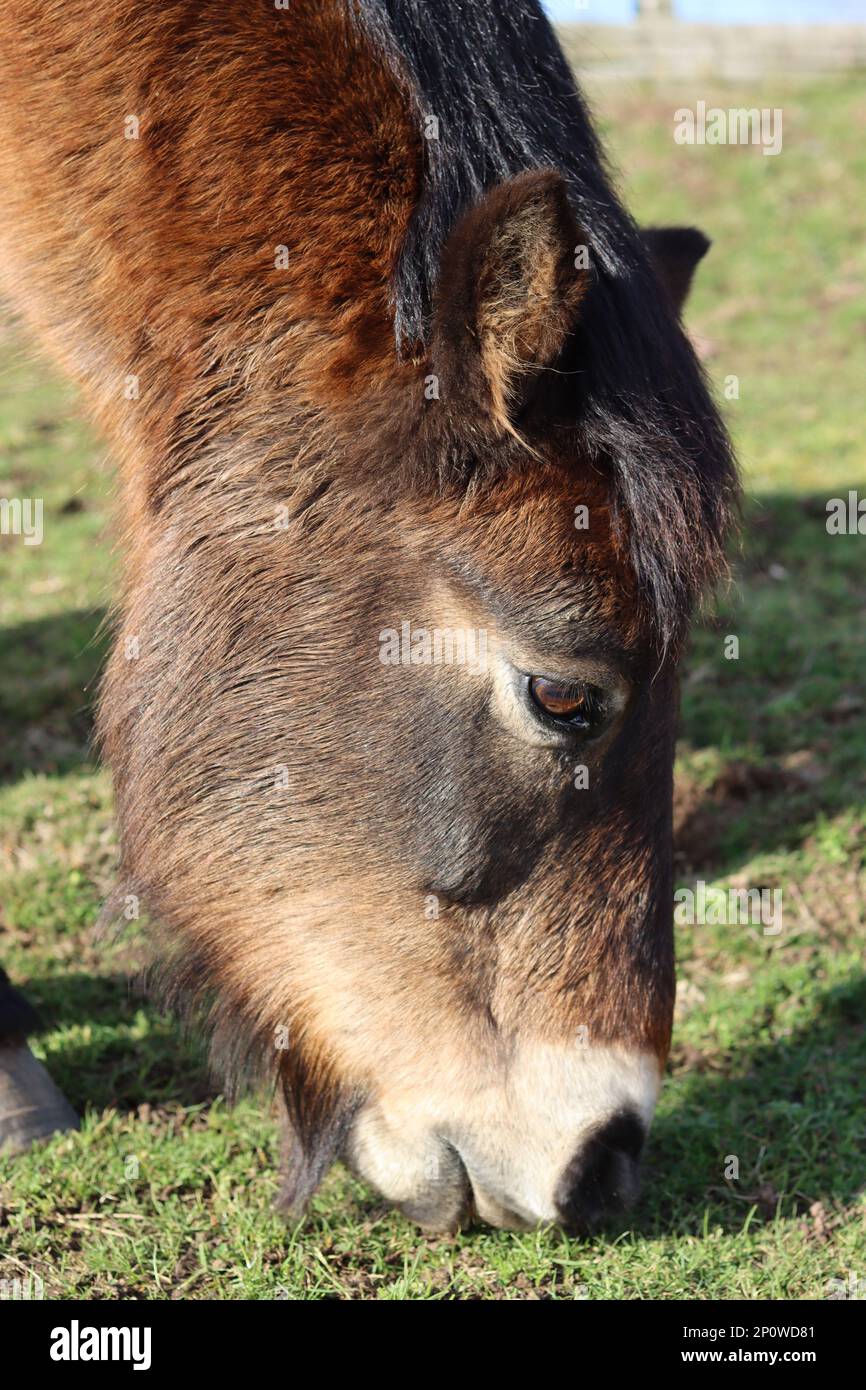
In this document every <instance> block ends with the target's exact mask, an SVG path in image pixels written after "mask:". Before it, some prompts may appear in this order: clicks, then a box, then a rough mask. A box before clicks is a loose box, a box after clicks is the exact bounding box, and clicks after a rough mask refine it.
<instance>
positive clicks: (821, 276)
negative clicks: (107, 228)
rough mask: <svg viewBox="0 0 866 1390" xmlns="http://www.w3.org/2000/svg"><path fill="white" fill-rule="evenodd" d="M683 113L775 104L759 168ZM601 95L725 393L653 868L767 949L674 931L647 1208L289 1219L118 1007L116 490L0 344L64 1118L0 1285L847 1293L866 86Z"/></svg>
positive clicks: (220, 1116) (38, 965)
mask: <svg viewBox="0 0 866 1390" xmlns="http://www.w3.org/2000/svg"><path fill="white" fill-rule="evenodd" d="M693 96H695V97H696V96H701V97H703V98H704V99H707V100H713V101H717V102H718V104H719V105H723V106H730V105H747V106H751V105H755V104H758V105H760V104H768V105H773V106H781V107H782V108H783V110H784V120H785V126H784V129H785V147H784V151H783V153H782V155H781V156H779V157H778V158H776V159H770V158H765V157H762V156H761V154H760V152H759V151H755V150H752V149H748V148H745V149H743V148H725V147H713V148H709V147H705V148H703V149H683V148H682V147H678V146H675V145H674V143H673V140H672V138H671V134H670V131H671V126H672V113H673V110H674V109H676V107H677V106H680V105H683V104H689V102H690V101H691V100H692V99H693ZM596 104H597V106H598V108H599V111H600V113H601V116H602V122H603V126H604V128H605V132H606V134H607V136H608V139H609V141H610V143H611V144H612V147H613V153H614V156H615V160H616V162H617V164H618V166H619V168H620V170H621V177H622V181H623V183H624V185H625V188H626V192H627V196H628V198H629V201H630V203H631V205H632V206H633V207H634V209H635V210H636V212H637V213H638V215H639V216H640V217H641V218H642V219H643V220H644V221H647V222H676V221H686V222H693V221H698V222H700V223H701V224H702V225H703V226H704V227H705V228H706V230H707V231H708V232H709V233H710V234H711V235H712V236H713V238H714V240H715V243H716V245H715V248H714V250H713V252H712V254H711V256H710V257H709V259H708V261H707V262H706V264H705V265H704V266H703V267H702V270H701V274H700V276H699V282H698V285H697V287H696V290H695V293H694V297H693V301H692V305H691V308H690V311H689V326H690V328H691V330H692V331H693V332H694V333H695V335H696V336H697V338H698V339H699V341H700V343H701V348H702V351H703V352H704V354H705V356H706V359H707V365H708V369H709V371H710V373H711V375H712V377H713V380H714V382H715V384H716V386H717V388H718V389H719V392H720V394H721V393H722V391H723V387H724V383H725V381H726V379H727V378H729V377H731V376H732V375H733V376H736V377H737V378H738V381H739V398H738V399H732V400H728V401H726V402H725V410H726V413H727V416H728V419H729V421H730V424H731V427H732V429H733V431H734V434H735V436H736V439H737V442H738V445H739V449H740V453H741V457H742V460H743V463H744V468H745V480H746V488H747V506H746V527H745V534H744V539H743V544H742V551H741V554H740V556H739V558H738V560H737V573H736V581H735V584H734V586H733V587H732V589H731V591H730V592H729V593H727V594H726V595H724V596H723V598H722V600H721V601H720V602H719V603H717V605H716V606H715V608H714V609H713V610H712V611H711V612H708V613H707V615H706V617H705V619H704V620H703V621H702V623H701V624H700V626H699V628H698V630H697V631H696V633H695V637H694V641H693V644H692V651H691V654H690V659H689V662H688V666H687V669H686V673H685V681H684V697H685V698H684V710H683V723H682V739H681V743H680V751H679V758H678V850H677V854H678V859H677V865H678V876H679V880H680V883H681V884H683V885H688V884H690V883H693V882H694V881H695V880H696V879H703V880H705V881H707V882H708V883H713V884H719V885H723V886H729V885H733V886H749V887H759V886H760V887H773V888H781V890H782V892H783V903H784V930H783V931H782V933H781V934H780V935H778V936H766V935H764V934H763V933H762V932H761V931H760V928H758V929H755V928H746V927H730V926H728V927H713V926H705V927H681V928H679V929H678V935H679V942H678V947H679V978H680V990H679V1002H678V1024H677V1029H676V1034H675V1045H674V1049H673V1053H672V1057H671V1062H670V1067H669V1076H668V1080H667V1083H666V1086H665V1088H664V1091H663V1095H662V1100H661V1104H660V1108H659V1113H658V1118H657V1121H656V1125H655V1128H654V1130H653V1136H652V1139H651V1143H650V1148H649V1152H648V1159H647V1172H646V1178H645V1183H644V1196H643V1198H642V1200H641V1202H640V1205H639V1206H638V1208H637V1209H636V1210H635V1211H634V1212H633V1213H631V1214H630V1216H629V1217H628V1218H624V1219H621V1220H620V1221H619V1223H617V1222H612V1223H611V1224H610V1225H609V1226H608V1228H607V1229H606V1230H605V1231H604V1232H602V1233H601V1234H599V1235H598V1236H596V1237H595V1238H593V1239H591V1240H587V1241H574V1240H568V1239H566V1238H565V1237H563V1236H561V1235H560V1234H558V1233H556V1232H554V1231H540V1232H536V1233H533V1234H531V1235H514V1234H506V1233H496V1232H491V1231H472V1232H468V1233H466V1234H464V1235H461V1236H460V1237H459V1238H457V1239H454V1240H451V1239H428V1238H425V1237H424V1236H422V1235H420V1234H419V1233H418V1232H417V1231H416V1230H415V1229H414V1228H413V1227H412V1226H410V1225H409V1224H408V1223H407V1222H405V1221H404V1220H402V1219H401V1218H400V1217H399V1216H397V1215H395V1214H394V1213H392V1212H388V1211H387V1210H385V1209H384V1207H383V1205H382V1203H381V1202H380V1201H379V1199H378V1198H377V1197H376V1196H375V1195H374V1194H373V1193H371V1192H370V1191H368V1190H366V1189H365V1188H363V1187H362V1186H361V1185H359V1184H358V1183H356V1182H355V1181H354V1180H353V1179H351V1178H350V1177H348V1176H347V1175H346V1174H345V1173H344V1172H342V1171H341V1170H339V1169H337V1170H335V1171H334V1172H333V1173H332V1174H331V1175H330V1177H329V1178H328V1180H327V1182H326V1183H325V1186H324V1187H323V1189H322V1191H321V1192H320V1193H319V1195H318V1196H317V1197H316V1198H315V1200H314V1202H313V1205H312V1211H311V1214H310V1216H309V1219H308V1221H307V1222H306V1224H304V1225H303V1226H301V1227H300V1228H298V1229H292V1228H289V1227H286V1226H285V1225H284V1224H283V1223H282V1222H281V1221H280V1220H279V1219H277V1218H276V1217H275V1216H274V1215H273V1213H272V1210H271V1204H272V1200H273V1197H274V1193H275V1186H276V1180H275V1169H276V1139H275V1127H274V1123H273V1120H272V1118H271V1115H270V1113H269V1106H268V1100H267V1097H259V1098H254V1099H250V1100H247V1101H245V1102H243V1103H242V1104H240V1105H239V1106H237V1107H236V1108H235V1109H233V1110H230V1109H229V1108H227V1107H226V1105H225V1104H224V1103H223V1101H222V1100H221V1099H220V1098H219V1097H218V1096H216V1095H215V1094H214V1093H213V1090H212V1087H211V1085H210V1083H209V1081H208V1077H207V1074H206V1071H205V1068H204V1066H203V1063H202V1059H201V1058H200V1057H199V1056H198V1055H197V1053H196V1050H195V1048H194V1047H193V1046H192V1045H191V1044H187V1043H184V1042H182V1041H181V1040H180V1039H179V1037H178V1035H177V1033H176V1031H175V1029H174V1027H173V1025H172V1024H171V1023H170V1022H169V1021H168V1020H166V1019H164V1018H162V1017H160V1015H158V1014H157V1013H156V1012H155V1011H154V1010H153V1009H152V1008H151V1007H150V1006H149V1005H148V1004H147V1003H146V1002H145V1001H144V1000H142V999H141V998H139V997H138V996H137V995H136V994H135V993H134V992H133V991H132V990H131V988H130V986H129V985H128V983H127V979H128V973H129V970H130V968H131V967H133V966H134V964H135V958H136V946H135V942H134V941H131V942H128V943H124V944H115V945H114V946H111V947H107V948H106V947H103V946H100V947H98V948H97V946H96V945H95V944H94V942H93V939H92V928H93V922H94V919H95V916H96V914H97V912H98V908H99V904H100V902H101V900H102V898H103V896H104V895H105V893H106V891H107V889H108V887H109V885H110V883H111V873H112V862H113V855H114V835H113V830H112V822H111V796H110V789H109V784H108V780H107V777H106V775H105V773H104V772H102V771H100V770H99V769H98V768H97V766H96V765H95V763H94V760H93V757H92V754H91V752H90V751H89V747H88V736H89V732H90V726H91V702H92V698H93V691H94V680H95V678H96V676H97V673H98V671H99V668H100V664H101V661H102V659H103V656H104V651H105V637H104V635H102V629H101V620H102V615H103V610H104V608H105V606H106V604H107V603H108V601H109V599H110V595H111V592H112V582H113V573H114V564H113V560H112V554H111V547H110V545H109V544H108V543H107V542H106V541H105V540H104V535H105V525H106V517H107V514H108V511H109V507H110V494H111V486H112V483H111V473H110V470H109V469H108V468H107V467H105V466H104V464H103V460H102V453H101V450H100V448H99V446H98V445H97V444H96V443H95V442H94V440H93V438H92V437H91V435H90V434H89V433H88V432H87V430H86V429H85V427H84V426H83V425H82V424H81V423H79V420H78V417H77V415H76V408H75V403H74V401H73V400H72V399H71V397H70V395H69V394H68V393H67V392H66V390H65V389H64V388H61V387H59V386H58V385H57V383H56V382H55V381H54V380H53V379H52V378H51V377H50V376H49V374H48V373H47V372H46V371H45V370H44V368H42V367H40V366H37V365H34V364H33V363H32V362H31V361H30V360H29V359H28V357H27V356H26V355H25V353H24V349H23V345H22V340H20V339H18V338H15V337H12V336H11V334H9V335H7V337H6V339H5V340H4V341H3V343H2V344H0V355H2V356H0V361H2V381H3V386H4V388H5V390H4V393H3V394H4V403H3V405H2V407H0V445H2V461H0V495H4V496H9V495H17V496H37V497H42V498H43V499H44V505H45V520H44V527H45V543H44V544H43V545H42V546H32V547H25V546H24V545H23V544H22V543H21V540H20V538H9V539H6V538H4V539H2V541H0V628H2V631H0V643H2V665H0V734H2V740H0V903H2V908H0V959H2V960H3V962H4V964H5V965H6V967H7V969H8V970H9V971H10V972H11V973H12V975H13V977H14V978H15V979H16V980H17V981H19V982H21V983H22V984H24V985H26V987H27V990H28V994H29V995H30V997H31V998H32V999H33V1000H34V1002H35V1003H36V1004H37V1005H38V1007H39V1008H40V1010H41V1012H42V1015H43V1017H44V1020H45V1031H44V1032H43V1033H42V1034H41V1035H40V1037H39V1038H38V1039H37V1048H38V1051H39V1052H40V1054H41V1055H42V1056H43V1057H44V1058H45V1059H46V1060H47V1062H48V1064H49V1066H50V1068H51V1070H52V1072H53V1074H54V1075H55V1076H56V1078H57V1080H58V1081H59V1082H60V1084H61V1085H62V1086H63V1088H64V1089H65V1091H66V1092H67V1094H68V1095H69V1097H70V1099H71V1100H72V1102H73V1104H75V1105H76V1106H77V1107H78V1108H79V1109H81V1110H83V1111H84V1123H83V1127H82V1131H81V1133H80V1134H78V1135H74V1136H68V1137H59V1138H57V1139H54V1140H52V1141H51V1142H50V1143H48V1144H47V1145H45V1146H43V1147H41V1148H39V1149H38V1150H36V1151H34V1152H33V1153H31V1154H30V1155H27V1156H25V1157H23V1158H16V1159H14V1160H12V1159H6V1160H0V1182H2V1206H0V1278H6V1279H14V1278H22V1277H23V1278H26V1277H27V1276H28V1275H38V1276H39V1277H41V1278H42V1279H43V1281H44V1285H45V1293H46V1296H48V1297H74V1298H143V1299H153V1298H223V1299H235V1298H255V1299H273V1298H288V1297H303V1298H309V1299H320V1298H383V1299H399V1298H410V1299H441V1298H454V1297H461V1298H473V1299H479V1298H480V1299H503V1298H506V1299H507V1298H515V1299H534V1298H546V1299H547V1298H549V1299H584V1298H586V1299H594V1298H603V1299H676V1298H699V1299H735V1298H741V1297H751V1298H761V1299H770V1298H787V1299H807V1298H821V1297H825V1296H827V1293H828V1285H829V1281H830V1280H833V1279H844V1278H845V1277H846V1276H847V1275H848V1273H849V1272H851V1271H853V1272H854V1273H855V1274H857V1275H858V1276H859V1277H860V1278H861V1279H866V1199H864V1178H866V1109H864V1105H863V1076H864V1071H866V978H864V933H866V893H864V886H866V720H864V700H863V675H864V670H866V565H864V555H866V538H864V537H862V536H840V537H830V536H828V534H827V532H826V528H825V508H826V502H827V500H828V498H830V497H833V496H840V495H841V496H844V495H846V494H847V490H848V489H849V488H859V489H860V492H861V495H866V461H864V452H863V439H862V410H861V401H862V389H863V379H864V365H866V363H864V356H866V331H864V330H866V295H864V290H863V284H864V279H866V274H864V272H866V226H864V223H866V204H864V202H863V199H862V188H863V186H864V182H866V139H864V135H866V95H864V93H863V89H862V84H861V83H860V81H859V80H856V79H852V80H850V81H849V80H846V79H843V78H839V77H837V78H834V79H833V80H832V82H830V81H828V82H826V83H813V84H810V85H804V86H796V87H785V88H784V89H782V90H777V89H773V90H769V89H768V90H767V91H766V92H765V93H756V92H755V91H754V90H751V91H749V92H738V91H736V90H730V89H725V90H722V91H720V92H718V93H712V92H707V91H701V92H698V93H695V94H691V93H688V92H685V91H682V90H678V91H677V92H676V93H674V94H672V95H671V96H670V97H668V96H667V95H666V94H664V93H660V92H658V91H653V92H648V91H643V90H639V89H628V90H623V89H616V90H614V89H609V90H607V91H602V92H601V93H599V94H598V97H597V103H596ZM731 635H735V636H736V637H738V639H739V657H738V659H737V660H728V659H726V656H725V645H724V644H725V639H726V638H727V637H729V636H731ZM734 1159H735V1160H736V1164H734V1163H733V1162H732V1160H734ZM735 1168H738V1176H731V1174H732V1172H733V1171H734V1169H735ZM861 1287H862V1286H861Z"/></svg>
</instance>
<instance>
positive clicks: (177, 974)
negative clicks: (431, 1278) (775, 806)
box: [0, 0, 736, 1231]
mask: <svg viewBox="0 0 866 1390" xmlns="http://www.w3.org/2000/svg"><path fill="white" fill-rule="evenodd" d="M0 38H2V53H3V57H2V79H0V129H2V152H0V183H2V187H3V190H4V196H3V210H2V217H0V261H2V277H3V284H4V285H5V290H6V293H7V294H8V296H9V297H10V298H11V299H12V300H13V301H14V303H15V304H16V305H17V307H18V308H19V310H20V312H21V313H22V315H23V316H24V318H25V319H26V321H27V322H28V324H29V325H30V326H31V327H32V329H33V331H34V332H35V334H36V336H37V337H38V338H39V339H40V340H41V341H42V343H43V344H45V345H46V346H47V347H48V349H49V350H50V351H51V352H52V353H53V354H54V356H55V358H56V359H57V360H59V362H60V363H61V364H62V366H63V367H64V368H65V369H66V371H67V372H68V373H69V374H70V375H71V376H72V377H73V378H74V380H75V381H76V382H77V383H78V384H79V385H80V388H81V391H82V393H83V395H84V397H85V399H86V401H87V402H88V405H89V408H90V410H91V412H92V415H93V418H94V419H95V421H96V422H97V423H98V425H99V427H100V428H101V429H102V431H103V432H104V434H105V435H106V436H107V438H108V439H109V440H110V442H111V445H112V448H113V451H114V454H115V456H116V458H117V461H118V466H119V471H120V479H121V486H120V498H119V516H120V528H121V529H120V535H121V546H122V553H123V560H124V581H123V586H122V593H121V595H120V602H119V610H118V619H117V634H116V640H115V643H114V649H113V654H112V656H111V659H110V661H109V665H108V669H107V673H106V676H105V680H104V684H103V688H102V696H101V703H100V710H99V734H100V739H101V743H102V747H103V749H104V751H105V755H106V757H107V759H108V762H109V764H110V766H111V769H112V772H113V776H114V785H115V791H116V801H117V813H118V819H119V826H120V836H121V862H120V871H119V879H118V889H117V893H116V895H115V896H114V898H113V899H112V902H111V903H110V904H109V909H110V911H114V912H116V913H117V914H118V915H119V916H121V917H122V916H124V915H127V916H128V915H130V913H129V905H130V904H133V905H134V907H135V909H136V910H137V907H138V905H139V904H140V909H141V913H142V916H143V917H146V921H147V923H148V930H149V932H150V940H151V942H152V945H153V955H154V966H153V972H152V973H153V979H154V984H155V986H156V987H157V988H158V990H159V992H160V993H159V997H160V998H162V999H164V1000H166V1001H167V1002H168V1003H169V1004H170V1005H171V1006H173V1007H175V1008H177V1009H179V1010H180V1011H181V1012H182V1013H183V1014H185V1015H186V1016H187V1017H190V1018H192V1019H193V1020H196V1021H198V1022H199V1023H200V1024H201V1026H202V1027H205V1028H206V1029H207V1030H208V1032H209V1034H210V1036H211V1038H212V1048H213V1056H214V1059H215V1062H216V1064H217V1065H218V1066H219V1067H221V1068H222V1069H223V1070H224V1074H225V1075H226V1076H227V1077H228V1078H230V1079H232V1080H233V1081H234V1082H235V1083H237V1081H238V1080H239V1079H241V1078H246V1077H248V1076H249V1075H250V1074H262V1073H264V1074H266V1075H268V1076H270V1077H271V1078H273V1080H274V1081H275V1082H276V1083H277V1087H278V1092H279V1094H280V1096H281V1097H282V1100H283V1103H284V1110H285V1126H286V1160H285V1178H284V1192H283V1199H284V1202H285V1204H286V1206H287V1207H288V1208H289V1209H290V1210H291V1211H292V1212H299V1211H301V1210H302V1209H303V1206H304V1204H305V1202H306V1201H307V1199H308V1198H309V1196H310V1194H311V1193H312V1192H313V1191H314V1190H315V1189H316V1187H317V1186H318V1184H319V1183H320V1182H321V1180H322V1178H323V1176H324V1174H325V1173H326V1172H327V1170H328V1168H329V1167H330V1165H331V1164H332V1163H333V1162H334V1160H336V1159H338V1158H340V1159H343V1160H344V1161H345V1162H347V1163H348V1164H349V1165H350V1166H351V1167H352V1168H353V1169H354V1170H355V1171H356V1172H357V1173H359V1174H360V1175H361V1176H362V1177H363V1178H365V1179H366V1180H368V1181H369V1182H370V1183H372V1184H373V1185H374V1186H375V1187H376V1188H378V1189H379V1190H380V1191H381V1192H382V1193H383V1194H384V1196H385V1197H386V1198H387V1199H388V1200H389V1201H391V1202H393V1203H395V1204H397V1205H398V1206H399V1207H401V1208H402V1209H403V1210H404V1211H405V1212H406V1213H408V1214H409V1215H410V1216H411V1217H413V1218H414V1219H415V1220H417V1221H418V1222H420V1223H421V1224H422V1225H424V1226H426V1227H429V1228H432V1229H449V1228H453V1227H455V1226H456V1225H457V1224H459V1223H461V1222H464V1221H466V1220H467V1219H469V1218H470V1217H471V1216H472V1215H473V1214H474V1215H476V1216H477V1217H479V1218H480V1219H481V1220H483V1221H486V1222H489V1223H492V1224H493V1225H496V1226H517V1227H523V1226H526V1225H532V1224H534V1223H536V1222H543V1221H558V1222H560V1223H562V1225H563V1226H564V1227H565V1228H566V1229H567V1230H569V1231H582V1230H586V1229H589V1228H591V1227H592V1226H593V1224H594V1223H595V1222H596V1220H597V1219H598V1218H599V1216H600V1215H601V1213H602V1212H603V1211H604V1210H605V1209H606V1208H607V1207H610V1206H616V1205H617V1204H619V1203H621V1202H624V1201H627V1200H628V1199H629V1198H630V1197H631V1196H633V1194H634V1191H635V1188H636V1180H637V1170H638V1162H639V1157H640V1153H641V1149H642V1146H643V1143H644V1139H645V1136H646V1133H647V1129H648V1127H649V1124H650V1119H651V1116H652V1113H653V1108H654V1105H655V1101H656V1096H657V1092H658V1087H659V1080H660V1077H661V1074H662V1070H663V1067H664V1063H665V1058H666V1054H667V1051H668V1046H669V1040H670V1030H671V1016H672V1008H673V998H674V965H673V949H672V906H673V904H672V878H671V858H672V854H671V783H672V765H673V751H674V734H675V725H676V719H677V703H678V697H677V666H678V662H679V660H680V656H681V652H682V647H683V640H684V636H685V633H686V630H687V626H688V622H689V617H690V614H691V612H692V609H693V606H694V603H695V600H696V598H697V596H698V594H699V592H700V591H701V589H702V588H703V587H704V586H706V585H707V584H709V583H711V582H712V581H713V580H714V578H715V577H716V576H717V575H718V574H719V573H720V572H721V570H722V568H723V563H724V562H723V543H724V536H725V532H726V528H727V525H728V522H729V518H730V516H731V513H732V510H733V504H734V500H735V493H736V483H735V471H734V466H733V462H732V457H731V451H730V447H729V443H728V440H727V437H726V435H725V432H724V429H723V427H722V425H721V423H720V420H719V417H718V415H717V413H716V410H715V408H714V406H713V404H712V402H711V399H710V397H709V395H708V392H707V389H706V387H705V385H704V382H703V379H702V376H701V372H700V369H699V367H698V365H697V363H696V360H695V357H694V354H693V352H692V349H691V347H690V346H689V343H688V342H687V340H686V337H685V336H684V333H683V331H682V329H681V327H680V324H679V321H678V311H679V307H680V304H681V302H682V299H683V297H684V294H685V292H686V290H687V288H688V284H689V281H690V279H691V275H692V272H693V269H694V267H695V264H696V263H697V261H698V260H699V259H700V258H701V256H702V255H703V254H704V252H705V250H706V248H707V244H708V243H707V242H706V240H705V238H704V237H703V236H702V235H701V234H700V233H699V232H696V231H693V230H687V229H675V230H669V231H664V230H658V229H656V230H654V231H652V232H651V233H648V234H641V233H640V232H639V231H638V229H637V228H636V227H635V225H634V224H633V222H632V221H631V220H630V218H629V217H628V215H627V213H626V212H625V211H624V210H623V208H622V206H621V204H620V202H619V200H618V198H617V196H616V194H615V193H614V191H613V189H612V187H611V184H610V182H609V179H608V176H607V174H606V172H605V169H604V165H603V162H602V158H601V155H600V152H599V147H598V144H597V141H596V138H595V135H594V134H593V130H592V127H591V124H590V121H589V118H588V116H587V113H586V109H585V107H584V104H583V101H582V99H581V97H580V95H579V93H578V92H577V91H576V89H575V84H574V80H573V78H572V75H571V73H570V71H569V69H568V66H567V64H566V62H565V59H564V58H563V55H562V53H561V51H560V49H559V47H558V44H557V41H556V38H555V36H554V33H553V31H552V29H551V28H550V26H549V24H548V22H547V20H546V19H545V18H544V16H543V14H542V12H541V9H540V6H539V4H538V0H472V2H471V3H467V0H436V3H435V4H428V3H424V0H291V3H290V4H288V3H285V4H284V3H280V0H277V3H274V2H273V0H232V3H230V4H222V5H216V4H211V5H200V4H196V3H193V0H160V4H159V5H149V6H132V7H130V6H125V5H118V4H116V3H115V0H43V3H41V4H40V5H38V6H34V5H32V4H29V3H28V4H24V3H23V0H10V3H8V4H7V5H5V6H4V7H3V10H2V14H0ZM46 543H47V544H49V545H50V534H49V535H48V536H47V537H46Z"/></svg>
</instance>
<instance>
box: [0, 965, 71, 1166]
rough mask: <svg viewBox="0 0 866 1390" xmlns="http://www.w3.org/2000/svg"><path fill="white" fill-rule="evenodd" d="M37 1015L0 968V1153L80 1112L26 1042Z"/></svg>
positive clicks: (17, 1149)
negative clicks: (70, 1102) (60, 1089)
mask: <svg viewBox="0 0 866 1390" xmlns="http://www.w3.org/2000/svg"><path fill="white" fill-rule="evenodd" d="M38 1022H39V1021H38V1019H37V1017H36V1014H35V1013H34V1011H33V1009H32V1008H31V1007H30V1005H29V1004H28V1003H27V1001H26V999H24V998H23V997H22V995H20V994H19V993H18V991H17V990H14V989H13V988H12V985H11V984H10V982H9V976H8V975H7V974H6V972H5V970H3V969H2V968H0V1153H21V1152H22V1151H23V1150H24V1149H27V1148H29V1147H30V1145H31V1144H32V1143H34V1141H35V1140H37V1139H46V1138H47V1137H48V1135H49V1134H54V1133H56V1131H58V1130H66V1129H77V1128H78V1116H77V1115H76V1113H75V1111H74V1110H73V1109H72V1106H71V1105H70V1104H69V1101H68V1100H67V1099H66V1097H65V1096H64V1095H63V1094H62V1093H61V1092H60V1091H59V1090H58V1089H57V1087H56V1086H55V1084H54V1082H53V1081H52V1080H51V1077H50V1076H49V1075H48V1072H47V1071H46V1070H45V1068H44V1067H43V1065H42V1063H41V1062H38V1061H37V1060H36V1058H35V1057H34V1056H33V1053H32V1052H31V1051H30V1048H29V1047H28V1046H27V1037H28V1035H29V1034H30V1033H33V1032H35V1030H36V1028H37V1027H38Z"/></svg>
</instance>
